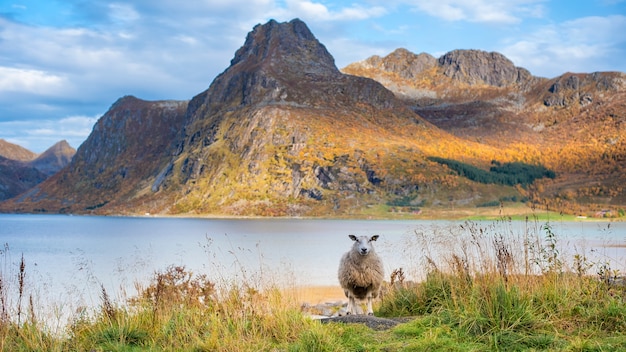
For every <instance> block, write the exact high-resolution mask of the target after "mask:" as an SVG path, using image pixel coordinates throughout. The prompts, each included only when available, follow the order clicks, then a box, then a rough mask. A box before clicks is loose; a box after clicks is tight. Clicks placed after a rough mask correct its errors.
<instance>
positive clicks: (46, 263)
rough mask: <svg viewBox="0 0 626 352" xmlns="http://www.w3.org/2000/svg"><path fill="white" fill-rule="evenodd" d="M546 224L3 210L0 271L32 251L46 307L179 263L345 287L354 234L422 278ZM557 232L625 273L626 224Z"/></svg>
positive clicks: (564, 243) (127, 284) (248, 276)
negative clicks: (436, 266) (463, 255)
mask: <svg viewBox="0 0 626 352" xmlns="http://www.w3.org/2000/svg"><path fill="white" fill-rule="evenodd" d="M544 223H545V222H541V221H537V222H534V223H533V222H530V223H529V222H524V221H502V222H493V221H484V222H473V223H467V222H463V221H425V220H424V221H421V220H415V221H409V220H406V221H405V220H402V221H401V220H312V219H203V218H157V217H99V216H68V215H10V214H4V215H0V242H1V244H2V245H3V249H2V256H0V265H1V267H0V274H1V275H2V277H3V280H4V282H5V283H6V282H10V281H11V280H9V279H10V277H13V276H16V275H17V274H16V273H17V272H18V269H19V262H20V258H21V256H22V255H23V257H24V260H25V264H26V279H25V281H26V288H27V290H29V292H30V293H31V294H33V295H34V296H35V297H36V298H37V300H38V301H39V302H41V304H45V303H46V302H57V301H67V300H68V299H69V300H71V301H72V304H74V305H85V306H93V305H98V304H99V302H100V294H101V287H104V288H105V289H106V290H107V291H108V293H109V295H110V296H112V297H113V298H123V297H127V296H129V295H132V294H134V292H133V290H134V287H135V283H143V284H145V283H146V282H148V280H149V279H150V278H151V277H152V276H153V274H154V273H155V271H163V270H165V269H166V268H167V267H168V266H171V265H177V266H185V267H186V268H187V269H188V270H190V271H192V272H193V273H197V274H206V275H207V276H208V277H209V278H212V279H213V280H215V281H218V280H226V281H229V280H233V281H236V282H244V281H245V282H248V283H250V284H252V285H256V284H258V283H263V284H268V283H269V284H276V285H293V286H298V285H338V283H337V276H336V273H337V267H338V263H339V260H340V258H341V255H342V254H343V253H344V252H345V251H346V250H348V249H349V248H350V246H351V245H352V242H351V241H350V240H349V238H348V235H349V234H356V235H374V234H378V235H380V238H379V240H378V241H377V243H376V249H377V252H378V253H379V255H380V256H381V257H382V259H383V262H384V265H385V271H386V276H387V277H388V276H389V273H391V271H392V270H393V269H397V268H400V267H402V268H403V269H404V271H405V273H406V274H407V276H408V278H409V279H416V280H418V279H420V278H421V277H422V275H423V274H424V272H425V270H426V267H425V263H426V260H425V259H426V257H428V258H430V259H432V260H435V261H437V260H438V258H442V257H445V256H446V255H447V254H449V253H450V252H453V251H457V252H458V251H459V250H461V249H460V247H459V241H458V238H459V237H462V236H471V234H470V235H467V234H465V235H464V234H463V231H466V232H467V231H468V228H469V227H472V226H475V227H480V229H481V230H480V231H477V232H480V233H483V232H484V233H488V232H490V231H491V232H493V233H501V234H503V236H505V237H506V236H511V237H512V238H511V241H520V240H523V241H526V240H528V241H532V240H533V239H532V238H530V239H520V236H525V235H523V234H524V233H528V232H529V231H528V227H535V230H533V231H531V232H533V233H540V234H542V235H543V233H544V232H545V230H544V229H543V226H544ZM550 226H551V230H550V231H551V232H553V233H554V234H555V235H556V236H557V240H558V247H557V249H558V250H559V251H560V252H561V255H571V254H572V253H583V254H584V255H585V256H586V257H587V259H588V261H589V262H590V263H591V262H593V263H600V262H602V261H606V262H609V263H610V266H611V268H612V269H618V270H620V271H621V272H622V273H623V272H624V271H626V261H625V260H624V258H625V257H626V249H625V248H624V247H625V246H626V223H624V222H564V221H558V219H557V220H556V221H552V222H550ZM490 227H492V230H489V228H490ZM470 232H471V231H470ZM474 235H476V234H474ZM455 238H456V239H457V240H455ZM490 241H491V239H487V242H486V243H489V242H490ZM537 241H539V242H543V241H545V240H544V239H543V238H541V239H538V240H537ZM487 251H489V249H487ZM593 273H594V272H593V271H592V272H590V274H593Z"/></svg>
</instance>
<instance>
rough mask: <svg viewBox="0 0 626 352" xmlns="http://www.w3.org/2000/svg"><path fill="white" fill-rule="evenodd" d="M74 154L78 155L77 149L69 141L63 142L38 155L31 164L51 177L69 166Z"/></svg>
mask: <svg viewBox="0 0 626 352" xmlns="http://www.w3.org/2000/svg"><path fill="white" fill-rule="evenodd" d="M74 154H76V149H74V148H72V147H71V146H70V145H69V144H68V143H67V141H65V140H62V141H60V142H57V143H56V144H54V145H53V146H52V147H50V148H48V149H47V150H46V151H45V152H43V153H41V154H40V155H38V156H37V157H36V158H35V159H34V160H32V161H30V162H29V164H30V165H31V166H33V167H34V168H36V169H37V170H39V171H41V172H43V173H44V174H46V175H48V176H50V175H53V174H55V173H56V172H58V171H59V170H61V169H62V168H64V167H65V165H67V164H69V163H70V161H71V160H72V157H73V156H74Z"/></svg>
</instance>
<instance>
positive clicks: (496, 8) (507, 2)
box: [403, 0, 545, 24]
mask: <svg viewBox="0 0 626 352" xmlns="http://www.w3.org/2000/svg"><path fill="white" fill-rule="evenodd" d="M544 1H545V0H437V1H432V0H406V1H403V2H404V3H406V4H407V5H409V6H411V7H412V8H413V9H414V10H415V11H418V12H424V13H426V14H428V15H430V16H433V17H436V18H440V19H444V20H446V21H467V22H480V23H494V24H514V23H519V22H521V21H522V18H523V17H540V16H542V15H543V12H544V11H543V6H542V4H541V3H542V2H544Z"/></svg>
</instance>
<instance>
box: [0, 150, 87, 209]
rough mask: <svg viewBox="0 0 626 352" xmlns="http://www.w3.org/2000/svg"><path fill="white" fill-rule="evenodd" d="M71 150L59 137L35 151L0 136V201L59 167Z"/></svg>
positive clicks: (19, 191)
mask: <svg viewBox="0 0 626 352" xmlns="http://www.w3.org/2000/svg"><path fill="white" fill-rule="evenodd" d="M75 152H76V151H75V150H74V148H72V147H70V145H69V144H67V142H66V141H61V142H58V143H56V144H55V145H54V146H52V147H50V148H49V149H48V150H46V151H45V152H43V153H42V154H41V155H37V154H35V153H33V152H31V151H30V150H28V149H25V148H23V147H21V146H19V145H16V144H12V143H9V142H6V141H4V140H2V139H0V201H1V200H4V199H9V198H12V197H14V196H16V195H18V194H20V193H22V192H24V191H26V190H28V189H30V188H32V187H34V186H35V185H37V184H39V183H40V182H42V181H44V180H45V179H46V178H48V176H50V175H52V174H54V173H55V172H57V171H59V170H61V169H62V168H63V167H64V166H65V165H67V164H68V163H69V161H70V160H71V158H72V156H73V155H74V153H75Z"/></svg>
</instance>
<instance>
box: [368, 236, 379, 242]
mask: <svg viewBox="0 0 626 352" xmlns="http://www.w3.org/2000/svg"><path fill="white" fill-rule="evenodd" d="M377 239H378V235H374V236H372V237H370V241H376V240H377Z"/></svg>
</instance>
